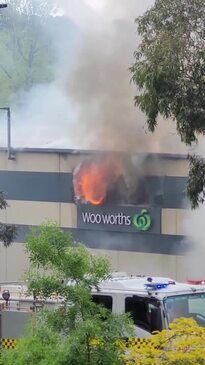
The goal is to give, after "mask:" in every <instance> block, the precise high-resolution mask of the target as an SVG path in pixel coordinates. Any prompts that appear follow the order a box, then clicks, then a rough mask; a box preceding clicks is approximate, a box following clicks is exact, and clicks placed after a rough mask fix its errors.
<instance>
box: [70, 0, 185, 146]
mask: <svg viewBox="0 0 205 365" xmlns="http://www.w3.org/2000/svg"><path fill="white" fill-rule="evenodd" d="M89 3H92V5H93V7H94V9H95V11H94V10H93V11H92V12H91V13H89V14H88V13H85V14H86V16H85V18H86V21H85V22H83V21H82V19H81V17H80V19H79V18H78V17H77V19H76V21H77V22H78V24H80V25H79V26H80V29H81V36H82V38H81V43H80V45H79V48H78V49H77V51H76V55H75V62H74V67H73V68H72V70H71V72H70V73H69V75H68V77H67V88H66V90H67V95H68V98H69V100H70V101H71V103H73V105H74V106H75V108H76V110H77V119H76V123H75V128H74V130H72V131H71V134H72V136H73V137H74V141H75V143H76V144H77V145H80V146H81V147H82V148H94V149H101V150H105V149H107V150H120V151H129V152H148V151H149V152H162V151H167V152H180V151H182V150H183V147H182V146H181V143H180V140H179V138H177V136H176V134H175V126H174V124H173V126H172V125H171V123H170V122H165V121H163V122H162V121H161V122H159V124H160V126H159V128H158V129H157V131H156V133H155V134H153V135H152V134H150V133H147V132H146V128H145V117H144V115H143V114H142V113H141V112H140V111H139V110H138V109H137V108H135V107H134V102H133V99H134V95H135V92H136V90H135V88H134V86H133V85H132V84H130V78H131V74H130V72H129V66H130V65H131V64H132V63H133V61H134V58H133V52H134V50H135V49H136V48H137V44H138V42H139V39H138V36H137V34H136V26H135V24H134V19H135V17H136V16H138V15H139V14H142V13H143V12H144V11H145V10H146V9H147V8H148V6H150V5H151V4H152V3H153V1H151V0H150V1H148V0H147V1H136V0H130V1H129V2H127V1H126V2H125V1H124V0H117V1H116V0H112V1H109V2H108V1H104V2H103V1H101V2H99V3H101V5H102V4H104V7H101V8H99V7H97V8H96V5H97V2H95V1H92V2H91V1H89ZM99 3H98V4H99ZM83 4H84V6H85V2H83ZM78 6H79V2H78ZM67 11H68V14H70V13H71V9H70V7H69V6H68V7H67ZM76 13H77V11H76ZM73 19H75V17H74V18H73ZM173 146H174V147H173ZM173 148H174V150H172V149H173Z"/></svg>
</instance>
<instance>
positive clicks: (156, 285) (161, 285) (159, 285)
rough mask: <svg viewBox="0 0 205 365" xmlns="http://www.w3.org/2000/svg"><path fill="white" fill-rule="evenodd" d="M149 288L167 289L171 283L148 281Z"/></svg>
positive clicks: (147, 286)
mask: <svg viewBox="0 0 205 365" xmlns="http://www.w3.org/2000/svg"><path fill="white" fill-rule="evenodd" d="M145 286H146V288H147V289H150V290H159V289H166V288H167V287H168V286H169V283H148V284H145Z"/></svg>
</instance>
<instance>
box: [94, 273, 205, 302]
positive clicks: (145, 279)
mask: <svg viewBox="0 0 205 365" xmlns="http://www.w3.org/2000/svg"><path fill="white" fill-rule="evenodd" d="M98 290H99V292H115V293H127V294H131V293H133V294H136V295H140V296H147V297H150V296H152V297H153V296H155V297H157V298H159V299H160V298H161V299H162V298H163V297H166V296H171V295H180V294H192V293H194V292H202V293H203V292H204V293H205V285H192V284H187V283H180V282H177V281H175V280H173V279H171V278H167V277H155V276H152V277H151V276H142V275H131V276H126V275H124V276H123V275H120V276H112V277H111V278H110V279H108V280H106V281H104V282H102V283H101V284H100V285H99V288H98Z"/></svg>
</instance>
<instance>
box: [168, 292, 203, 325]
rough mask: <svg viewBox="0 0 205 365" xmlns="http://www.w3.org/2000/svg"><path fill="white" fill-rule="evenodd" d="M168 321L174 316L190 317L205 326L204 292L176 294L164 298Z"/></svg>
mask: <svg viewBox="0 0 205 365" xmlns="http://www.w3.org/2000/svg"><path fill="white" fill-rule="evenodd" d="M164 305H165V310H166V314H167V318H168V321H169V323H170V322H172V321H173V320H174V319H175V318H179V317H192V318H193V319H195V320H196V321H197V323H198V324H199V325H200V326H203V327H205V294H203V293H201V294H198V293H195V294H189V295H176V296H172V297H168V298H166V299H165V300H164Z"/></svg>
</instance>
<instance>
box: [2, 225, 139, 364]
mask: <svg viewBox="0 0 205 365" xmlns="http://www.w3.org/2000/svg"><path fill="white" fill-rule="evenodd" d="M26 248H27V251H28V253H29V257H30V261H31V264H32V268H31V270H30V272H29V273H28V275H27V282H28V292H29V293H30V294H32V295H33V297H34V303H35V302H36V300H41V301H43V300H44V299H48V298H50V299H52V298H59V299H61V300H62V303H61V305H60V307H58V308H57V309H55V310H54V309H53V310H52V311H48V310H43V311H41V313H40V314H39V315H37V313H35V325H33V327H32V330H31V333H30V334H29V335H28V336H26V337H25V338H24V339H22V340H19V344H18V346H17V348H16V349H15V350H12V351H9V353H8V352H6V353H4V361H5V363H7V364H9V365H10V364H12V365H27V364H28V365H30V364H32V365H44V364H51V365H67V364H69V365H72V364H73V365H74V364H75V365H82V364H83V365H97V364H98V365H99V364H102V365H121V364H122V358H121V355H122V351H123V350H122V348H121V347H119V346H118V344H117V341H116V340H117V339H119V338H120V337H123V336H125V335H127V334H133V332H132V325H131V323H130V320H129V319H128V317H127V316H126V315H118V316H114V315H113V314H112V313H110V311H108V310H107V309H105V308H104V307H103V306H100V305H97V304H95V303H94V302H93V301H92V298H91V289H92V287H96V288H98V285H99V284H100V282H101V281H102V280H105V279H106V278H108V277H109V270H110V266H109V262H108V261H107V260H106V259H105V258H99V257H97V256H93V255H92V254H91V253H90V252H89V251H88V250H87V249H86V248H85V247H84V246H83V245H82V244H80V243H77V242H75V241H74V240H73V238H72V237H71V236H70V235H68V234H67V233H65V232H64V231H63V230H61V229H60V228H59V227H58V225H57V224H56V223H54V222H49V223H48V224H44V225H42V226H41V227H40V228H37V229H35V230H34V231H33V232H32V233H31V234H30V235H29V237H28V240H27V243H26Z"/></svg>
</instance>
